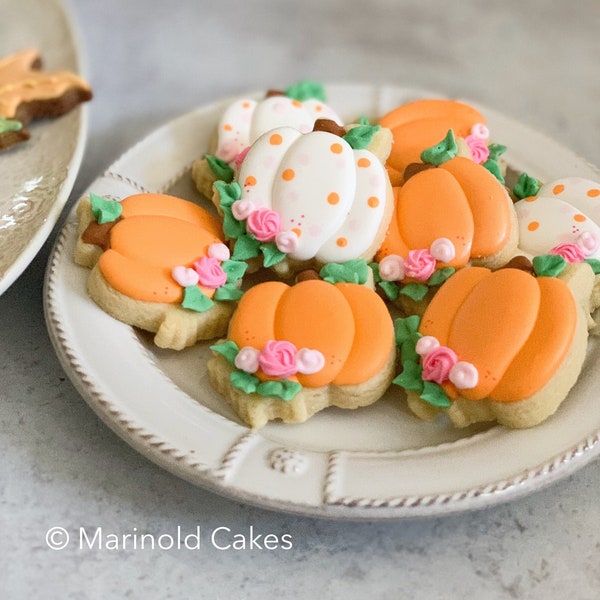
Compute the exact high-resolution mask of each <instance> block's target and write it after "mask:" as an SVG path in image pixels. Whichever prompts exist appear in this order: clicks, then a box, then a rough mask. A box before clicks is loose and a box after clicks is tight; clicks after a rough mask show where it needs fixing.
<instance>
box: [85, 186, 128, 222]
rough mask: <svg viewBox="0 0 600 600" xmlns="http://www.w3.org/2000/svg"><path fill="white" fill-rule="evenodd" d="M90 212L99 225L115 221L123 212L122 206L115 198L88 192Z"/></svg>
mask: <svg viewBox="0 0 600 600" xmlns="http://www.w3.org/2000/svg"><path fill="white" fill-rule="evenodd" d="M90 202H91V204H92V214H93V215H94V218H95V219H96V221H97V222H98V224H99V225H103V224H104V223H112V222H113V221H116V220H117V219H118V218H119V217H120V216H121V213H122V212H123V207H122V206H121V203H120V202H117V201H116V200H107V199H106V198H103V197H102V196H98V195H97V194H90Z"/></svg>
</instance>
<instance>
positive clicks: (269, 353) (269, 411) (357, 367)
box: [208, 279, 395, 427]
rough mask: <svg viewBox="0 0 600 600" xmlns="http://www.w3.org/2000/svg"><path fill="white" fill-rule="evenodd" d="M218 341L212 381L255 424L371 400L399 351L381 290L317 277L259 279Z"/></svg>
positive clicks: (383, 387) (388, 375)
mask: <svg viewBox="0 0 600 600" xmlns="http://www.w3.org/2000/svg"><path fill="white" fill-rule="evenodd" d="M212 348H213V351H214V353H215V357H214V358H213V359H211V360H210V361H209V363H208V370H209V375H210V381H211V383H212V385H213V386H214V387H215V389H217V391H219V392H220V393H221V394H223V395H224V396H225V398H226V399H227V400H228V402H229V403H230V404H231V405H232V407H233V408H234V410H235V411H236V413H237V414H238V415H239V416H240V418H241V419H242V420H243V421H245V422H246V423H248V424H249V425H250V426H251V427H262V426H263V425H264V424H266V423H267V422H268V421H269V420H273V419H282V420H283V421H285V422H290V423H297V422H302V421H305V420H306V419H308V418H309V417H310V416H311V415H313V414H314V413H316V412H317V411H320V410H322V409H324V408H326V407H327V406H338V407H340V408H357V407H359V406H366V405H368V404H371V403H373V402H375V401H376V400H377V399H378V398H379V397H380V396H381V395H382V394H383V393H384V391H385V390H386V389H387V387H388V386H389V384H390V382H391V378H392V376H393V369H394V358H395V350H394V332H393V325H392V320H391V318H390V315H389V313H388V311H387V309H386V307H385V305H384V303H383V301H382V300H381V299H380V298H379V296H377V294H376V293H375V292H373V291H372V290H370V289H369V288H367V287H365V286H361V285H357V284H352V283H338V284H330V283H327V282H325V281H322V280H317V279H311V280H305V281H302V282H300V283H297V284H296V285H294V286H289V285H287V284H285V283H283V282H275V281H272V282H266V283H262V284H259V285H256V286H254V287H253V288H251V289H250V290H249V291H248V292H246V294H245V295H244V297H243V298H242V299H241V300H240V302H239V305H238V307H237V309H236V311H235V313H234V315H233V317H232V319H231V323H230V326H229V333H228V336H227V340H226V341H224V342H221V343H219V344H217V345H215V346H213V347H212Z"/></svg>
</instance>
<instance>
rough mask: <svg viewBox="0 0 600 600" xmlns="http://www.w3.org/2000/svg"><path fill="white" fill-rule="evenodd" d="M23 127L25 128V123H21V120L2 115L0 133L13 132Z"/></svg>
mask: <svg viewBox="0 0 600 600" xmlns="http://www.w3.org/2000/svg"><path fill="white" fill-rule="evenodd" d="M21 129H23V123H21V121H17V120H16V119H5V118H4V117H0V135H2V134H5V133H11V132H13V131H21Z"/></svg>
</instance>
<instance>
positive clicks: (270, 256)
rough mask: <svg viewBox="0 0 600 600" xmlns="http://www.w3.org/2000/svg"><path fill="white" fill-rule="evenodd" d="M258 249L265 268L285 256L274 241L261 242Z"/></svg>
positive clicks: (278, 261)
mask: <svg viewBox="0 0 600 600" xmlns="http://www.w3.org/2000/svg"><path fill="white" fill-rule="evenodd" d="M260 251H261V252H262V253H263V256H264V260H263V265H264V266H265V267H267V268H268V267H272V266H273V265H276V264H277V263H280V262H281V261H282V260H283V259H284V258H285V257H286V256H287V254H286V253H285V252H282V251H281V250H280V249H279V248H278V247H277V245H276V244H275V243H274V242H269V243H267V244H261V245H260Z"/></svg>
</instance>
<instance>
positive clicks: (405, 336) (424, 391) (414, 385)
mask: <svg viewBox="0 0 600 600" xmlns="http://www.w3.org/2000/svg"><path fill="white" fill-rule="evenodd" d="M420 322H421V319H420V317H419V316H417V315H412V316H410V317H406V318H401V319H396V320H395V321H394V333H395V336H396V345H397V346H398V348H399V349H400V361H401V363H402V371H401V373H400V374H399V375H398V376H397V377H396V378H395V379H394V381H393V383H395V384H396V385H399V386H400V387H403V388H404V389H405V390H408V391H411V392H415V393H416V394H418V395H419V398H421V400H423V401H425V402H427V403H428V404H431V405H432V406H435V407H437V408H448V407H449V406H450V404H451V401H450V398H448V395H447V394H446V392H445V391H444V389H443V388H442V387H441V386H440V385H438V384H437V383H435V382H433V381H423V377H422V375H423V368H422V367H421V364H420V359H419V355H418V354H417V351H416V345H417V342H418V341H419V339H420V338H421V337H422V335H421V334H420V333H419V325H420Z"/></svg>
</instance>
